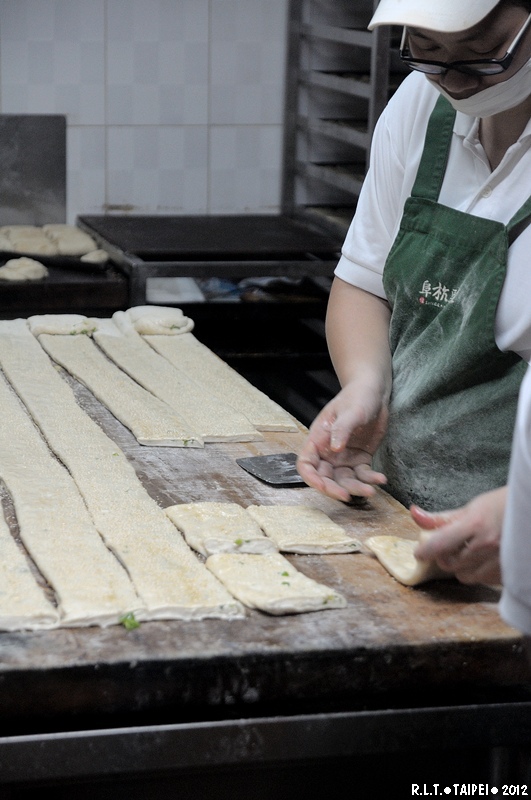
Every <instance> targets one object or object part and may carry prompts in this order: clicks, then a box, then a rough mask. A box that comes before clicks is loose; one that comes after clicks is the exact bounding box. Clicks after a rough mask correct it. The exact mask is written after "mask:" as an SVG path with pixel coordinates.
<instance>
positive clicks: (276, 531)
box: [247, 505, 361, 553]
mask: <svg viewBox="0 0 531 800" xmlns="http://www.w3.org/2000/svg"><path fill="white" fill-rule="evenodd" d="M247 513H248V514H249V515H250V516H251V517H252V518H253V519H254V520H255V521H256V522H257V523H258V525H260V527H261V528H262V530H263V531H264V533H265V534H266V535H267V536H269V537H270V538H271V539H272V540H273V541H274V542H275V544H276V545H277V547H278V549H279V550H280V551H281V552H283V553H353V552H356V551H358V550H360V548H361V545H360V543H359V541H358V540H357V539H353V538H352V537H351V536H347V534H346V533H345V530H344V529H343V528H342V527H341V525H338V524H337V523H336V522H334V521H333V520H331V519H330V517H328V516H327V514H325V513H324V511H321V510H320V509H319V508H312V507H310V506H287V505H286V506H248V508H247Z"/></svg>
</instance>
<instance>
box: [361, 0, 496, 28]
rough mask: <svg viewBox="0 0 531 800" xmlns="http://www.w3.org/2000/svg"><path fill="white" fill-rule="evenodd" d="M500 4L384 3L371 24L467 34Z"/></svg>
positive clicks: (461, 0) (457, 0)
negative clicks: (463, 32)
mask: <svg viewBox="0 0 531 800" xmlns="http://www.w3.org/2000/svg"><path fill="white" fill-rule="evenodd" d="M499 2H500V0H380V3H379V5H378V8H377V9H376V11H375V13H374V16H373V18H372V19H371V21H370V23H369V26H368V27H369V30H371V31H372V29H373V28H376V27H377V26H378V25H406V26H407V25H409V26H411V27H415V28H426V29H427V30H432V31H441V32H443V33H452V32H453V31H466V30H468V28H472V26H473V25H476V24H477V23H478V22H480V21H481V20H482V19H483V18H484V17H486V16H487V14H490V12H491V11H492V9H493V8H494V7H495V6H497V5H498V3H499Z"/></svg>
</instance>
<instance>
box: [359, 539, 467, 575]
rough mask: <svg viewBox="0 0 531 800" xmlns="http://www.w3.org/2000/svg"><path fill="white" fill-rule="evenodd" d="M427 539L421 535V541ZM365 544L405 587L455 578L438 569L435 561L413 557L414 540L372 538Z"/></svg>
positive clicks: (416, 543) (415, 542)
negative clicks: (419, 559)
mask: <svg viewBox="0 0 531 800" xmlns="http://www.w3.org/2000/svg"><path fill="white" fill-rule="evenodd" d="M428 536H429V534H428ZM425 538H427V537H426V536H425V535H423V534H421V536H420V541H422V540H423V539H425ZM365 544H366V545H367V547H368V548H369V550H371V551H372V552H373V553H374V555H375V556H376V558H377V559H378V561H379V562H380V564H381V565H382V566H383V567H385V569H386V570H387V571H388V572H389V573H390V574H391V575H392V576H393V578H396V580H397V581H399V582H400V583H403V584H404V585H405V586H418V584H419V583H426V582H427V581H432V580H436V579H441V578H453V577H454V575H453V574H452V573H449V572H445V571H444V570H442V569H441V568H440V567H438V566H437V564H436V563H435V562H434V561H418V560H417V559H416V558H415V556H414V555H413V552H414V550H415V549H416V547H417V546H418V542H417V541H414V540H412V539H403V538H401V537H400V536H371V537H370V538H369V539H367V540H366V542H365Z"/></svg>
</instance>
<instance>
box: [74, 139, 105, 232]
mask: <svg viewBox="0 0 531 800" xmlns="http://www.w3.org/2000/svg"><path fill="white" fill-rule="evenodd" d="M66 144H67V187H66V201H67V219H68V221H69V222H71V223H73V222H75V219H76V217H77V216H78V214H103V213H105V180H106V179H105V128H104V127H103V125H101V126H98V127H96V126H94V127H92V126H90V125H85V126H79V127H77V126H70V127H69V128H68V130H67V142H66Z"/></svg>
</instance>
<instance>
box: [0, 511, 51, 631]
mask: <svg viewBox="0 0 531 800" xmlns="http://www.w3.org/2000/svg"><path fill="white" fill-rule="evenodd" d="M58 624H59V612H58V611H57V609H56V608H55V606H53V605H52V603H50V601H49V600H48V599H47V598H46V596H45V594H44V592H43V590H42V589H41V588H40V587H39V585H38V584H37V582H36V580H35V578H34V577H33V574H32V572H31V569H30V568H29V565H28V562H27V561H26V558H25V556H24V554H23V553H22V552H21V550H20V549H19V547H18V546H17V544H16V543H15V540H14V539H13V537H12V535H11V532H10V530H9V527H8V525H7V523H6V521H5V519H4V517H3V515H1V514H0V630H2V631H18V630H30V631H34V630H39V629H41V628H54V627H56V626H57V625H58Z"/></svg>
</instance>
